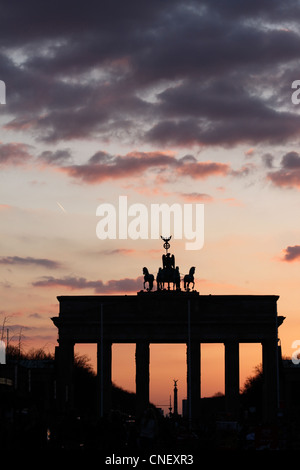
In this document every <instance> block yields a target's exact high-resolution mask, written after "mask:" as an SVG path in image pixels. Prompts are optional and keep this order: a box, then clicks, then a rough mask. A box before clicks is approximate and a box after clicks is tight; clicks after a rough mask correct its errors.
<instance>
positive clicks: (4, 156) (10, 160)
mask: <svg viewBox="0 0 300 470" xmlns="http://www.w3.org/2000/svg"><path fill="white" fill-rule="evenodd" d="M29 149H30V146H28V145H25V144H20V143H9V144H2V143H0V166H9V165H24V164H25V163H27V162H28V160H30V159H31V158H32V156H31V154H30V153H29Z"/></svg>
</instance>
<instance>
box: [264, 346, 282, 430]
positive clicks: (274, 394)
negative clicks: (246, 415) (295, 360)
mask: <svg viewBox="0 0 300 470" xmlns="http://www.w3.org/2000/svg"><path fill="white" fill-rule="evenodd" d="M262 362H263V403H262V408H263V421H264V423H265V424H274V423H275V422H276V419H277V411H278V345H277V339H274V340H267V341H263V342H262Z"/></svg>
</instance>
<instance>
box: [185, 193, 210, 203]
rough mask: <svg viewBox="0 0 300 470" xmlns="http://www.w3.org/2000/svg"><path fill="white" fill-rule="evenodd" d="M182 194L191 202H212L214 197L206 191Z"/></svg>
mask: <svg viewBox="0 0 300 470" xmlns="http://www.w3.org/2000/svg"><path fill="white" fill-rule="evenodd" d="M180 196H181V197H182V198H183V199H184V200H185V201H189V202H195V203H197V202H198V203H201V202H212V201H213V200H214V198H213V197H212V196H210V195H209V194H205V193H181V194H180Z"/></svg>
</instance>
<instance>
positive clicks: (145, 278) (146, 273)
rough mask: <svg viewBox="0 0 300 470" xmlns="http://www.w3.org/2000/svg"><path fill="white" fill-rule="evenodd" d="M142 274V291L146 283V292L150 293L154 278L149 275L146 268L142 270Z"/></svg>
mask: <svg viewBox="0 0 300 470" xmlns="http://www.w3.org/2000/svg"><path fill="white" fill-rule="evenodd" d="M143 274H144V289H145V285H146V282H148V288H147V290H148V291H150V290H152V289H153V282H154V276H153V274H150V273H149V271H148V269H147V268H146V267H144V268H143Z"/></svg>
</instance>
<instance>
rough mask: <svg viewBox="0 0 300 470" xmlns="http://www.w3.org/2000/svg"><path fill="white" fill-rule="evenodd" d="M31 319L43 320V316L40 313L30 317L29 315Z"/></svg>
mask: <svg viewBox="0 0 300 470" xmlns="http://www.w3.org/2000/svg"><path fill="white" fill-rule="evenodd" d="M28 317H29V318H36V319H37V320H40V319H42V318H43V317H42V315H40V314H39V313H30V315H28Z"/></svg>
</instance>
